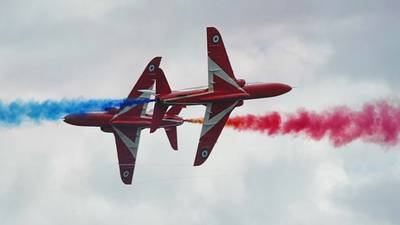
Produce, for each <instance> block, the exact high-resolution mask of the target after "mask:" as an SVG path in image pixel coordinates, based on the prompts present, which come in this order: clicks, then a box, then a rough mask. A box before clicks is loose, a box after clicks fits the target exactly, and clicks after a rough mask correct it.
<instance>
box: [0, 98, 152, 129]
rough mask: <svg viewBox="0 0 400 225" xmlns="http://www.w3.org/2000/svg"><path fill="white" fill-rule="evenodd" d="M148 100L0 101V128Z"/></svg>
mask: <svg viewBox="0 0 400 225" xmlns="http://www.w3.org/2000/svg"><path fill="white" fill-rule="evenodd" d="M151 101H154V100H150V99H62V100H45V101H35V100H30V101H24V100H15V101H12V102H8V103H5V102H3V101H1V100H0V126H17V125H20V124H21V123H22V122H24V121H28V120H30V121H33V122H41V121H44V120H50V121H52V120H53V121H54V120H58V119H61V118H62V117H63V116H65V115H67V114H70V113H86V112H92V111H104V110H106V109H108V108H113V107H117V108H119V107H123V106H127V105H137V104H144V103H147V102H151Z"/></svg>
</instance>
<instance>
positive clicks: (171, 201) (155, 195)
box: [0, 0, 400, 225]
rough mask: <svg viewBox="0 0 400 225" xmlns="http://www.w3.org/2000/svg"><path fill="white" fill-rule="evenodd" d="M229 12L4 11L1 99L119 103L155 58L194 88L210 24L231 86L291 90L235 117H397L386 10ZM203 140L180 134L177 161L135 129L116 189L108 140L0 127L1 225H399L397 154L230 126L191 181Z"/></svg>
mask: <svg viewBox="0 0 400 225" xmlns="http://www.w3.org/2000/svg"><path fill="white" fill-rule="evenodd" d="M232 2H233V1H218V0H214V1H209V0H206V1H196V2H190V1H184V0H176V1H127V0H124V1H123V0H113V1H106V0H71V1H61V0H43V1H18V0H17V1H16V0H2V1H1V2H0V34H1V35H0V99H1V100H6V101H11V100H13V99H16V98H21V99H60V98H74V97H85V98H109V97H111V98H122V97H126V95H127V94H128V93H129V92H130V90H131V88H132V85H133V84H134V83H135V82H136V79H137V78H138V76H139V75H140V73H141V72H142V71H143V69H144V66H145V65H146V64H147V62H148V61H149V60H150V59H151V58H153V57H154V56H162V57H163V59H162V62H161V67H162V68H163V69H164V71H165V73H166V75H167V77H168V79H169V81H170V85H171V86H172V88H173V89H180V88H186V87H192V86H199V85H205V84H206V83H207V52H206V33H205V31H206V27H207V26H215V27H217V28H218V29H219V30H220V32H221V34H222V36H223V38H224V42H225V46H226V48H227V51H228V54H229V57H230V61H231V64H232V67H233V70H234V72H235V74H236V77H238V78H243V79H245V80H247V81H248V82H254V81H262V82H284V83H287V84H290V85H292V86H296V87H297V88H296V89H294V90H293V91H292V92H290V93H288V94H286V95H283V96H279V97H276V98H271V99H259V100H253V101H248V102H245V104H244V105H243V106H242V107H240V108H238V109H236V110H235V111H234V112H233V113H232V115H243V114H247V113H254V114H263V113H264V112H269V111H272V110H277V111H280V112H292V111H294V110H296V109H297V108H299V107H305V108H309V109H312V110H322V109H325V108H329V107H333V106H337V105H342V104H344V105H348V106H350V107H352V108H355V109H357V108H359V107H360V106H362V104H364V103H367V102H374V101H376V100H381V99H389V100H390V101H392V102H393V104H398V103H399V98H400V96H399V94H398V90H399V88H400V79H399V77H400V74H399V71H400V63H399V52H400V44H399V40H400V29H399V24H398V22H399V21H400V14H399V10H400V4H399V2H398V1H304V0H301V1H269V0H268V1H265V0H263V1H261V0H260V1H242V2H238V3H232ZM204 110H205V109H204V107H201V106H196V107H190V108H188V109H186V110H185V111H184V112H183V114H182V115H183V116H184V117H201V116H203V114H204ZM200 129H201V127H200V126H198V125H193V124H184V125H182V126H180V127H179V128H178V134H179V137H178V139H179V151H178V152H173V151H172V150H171V149H170V147H169V144H168V141H167V138H166V137H165V135H164V131H162V130H159V131H157V132H156V133H155V134H152V135H150V134H149V133H148V130H145V131H144V132H143V133H142V138H141V143H140V147H139V153H138V160H137V163H138V165H137V167H136V169H135V175H134V178H133V179H134V180H133V183H134V185H133V186H125V185H123V184H122V182H121V180H120V177H119V171H118V166H117V156H116V150H115V143H114V138H113V136H112V135H110V134H106V133H102V132H100V130H99V129H96V128H80V127H73V126H70V125H67V124H65V123H63V122H61V121H60V122H47V123H43V124H41V125H40V126H37V125H34V124H30V123H26V124H24V125H22V126H20V127H18V128H12V129H6V128H0V224H4V225H9V224H13V225H14V224H17V225H23V224H40V225H46V224H49V225H50V224H51V225H53V224H96V225H98V224H149V225H150V224H271V225H286V224H296V225H308V224H327V225H330V224H332V225H337V224H343V225H354V224H365V225H375V224H385V225H392V224H393V225H394V224H400V214H399V212H400V205H399V202H400V191H399V190H400V165H399V160H400V156H399V147H398V146H394V147H391V148H388V147H382V146H378V145H375V144H368V143H364V142H361V141H355V142H353V143H350V144H348V145H346V146H343V147H340V148H334V147H332V146H331V144H330V143H329V141H328V140H325V139H323V140H321V141H319V142H315V141H312V140H309V139H307V138H306V137H304V136H301V135H300V136H297V137H294V136H275V137H268V136H266V135H263V134H259V133H252V132H245V133H240V132H237V131H234V130H231V129H228V128H227V129H225V130H224V131H223V132H222V134H221V137H220V139H219V141H218V142H217V144H216V146H215V148H214V151H213V154H212V156H211V157H210V158H209V159H208V160H207V162H206V163H205V164H204V165H203V166H200V167H196V168H194V167H192V166H191V165H192V164H193V160H194V156H195V151H196V147H197V142H198V138H199V135H200Z"/></svg>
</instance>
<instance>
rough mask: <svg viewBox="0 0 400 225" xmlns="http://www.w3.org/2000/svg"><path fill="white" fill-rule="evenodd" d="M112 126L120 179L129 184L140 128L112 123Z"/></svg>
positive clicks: (133, 167)
mask: <svg viewBox="0 0 400 225" xmlns="http://www.w3.org/2000/svg"><path fill="white" fill-rule="evenodd" d="M112 128H113V130H114V136H115V142H116V144H117V154H118V164H119V171H120V175H121V179H122V181H123V182H124V184H131V183H132V176H133V172H134V169H135V162H136V156H137V150H138V146H139V140H140V132H141V131H142V129H140V128H137V127H124V126H117V125H113V126H112Z"/></svg>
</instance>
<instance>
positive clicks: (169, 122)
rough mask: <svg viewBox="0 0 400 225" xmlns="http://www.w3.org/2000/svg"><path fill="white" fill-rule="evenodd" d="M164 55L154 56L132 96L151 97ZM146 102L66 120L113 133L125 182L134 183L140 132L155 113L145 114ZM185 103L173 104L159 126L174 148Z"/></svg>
mask: <svg viewBox="0 0 400 225" xmlns="http://www.w3.org/2000/svg"><path fill="white" fill-rule="evenodd" d="M160 61H161V57H156V58H154V59H153V60H152V61H151V62H150V63H149V64H148V65H147V67H146V68H145V70H144V72H143V73H142V75H141V76H140V78H139V80H138V81H137V83H136V85H135V86H134V87H133V90H132V91H131V93H130V94H129V95H128V98H127V99H128V100H129V99H149V98H150V95H151V94H154V91H153V90H152V89H153V86H154V82H155V77H157V76H158V75H157V73H158V72H159V71H161V70H160V69H159V65H160ZM146 109H147V103H145V104H139V105H127V106H125V107H121V108H120V109H117V108H111V109H109V110H108V111H106V112H93V113H85V114H70V115H67V116H66V117H65V118H64V121H65V122H66V123H69V124H72V125H76V126H91V127H100V128H101V130H102V131H104V132H107V133H113V134H114V136H115V141H116V145H117V154H118V161H119V169H120V176H121V179H122V181H123V182H124V183H125V184H131V183H132V176H133V172H134V168H135V162H136V156H137V150H138V146H139V139H140V132H141V131H142V130H143V129H145V128H149V127H150V126H151V120H152V116H151V115H149V114H147V113H146ZM181 109H182V106H173V107H171V109H170V110H168V112H167V113H166V114H165V116H163V118H162V119H161V121H160V122H159V123H158V124H157V127H163V128H164V129H165V132H166V134H167V136H168V139H169V142H170V144H171V147H172V148H173V149H174V150H177V149H178V142H177V131H176V127H177V126H179V125H181V124H182V123H183V119H182V118H181V117H178V114H179V113H180V111H181Z"/></svg>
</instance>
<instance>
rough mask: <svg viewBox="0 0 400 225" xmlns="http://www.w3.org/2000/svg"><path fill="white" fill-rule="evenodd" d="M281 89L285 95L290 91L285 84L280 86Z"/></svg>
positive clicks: (289, 87) (290, 88)
mask: <svg viewBox="0 0 400 225" xmlns="http://www.w3.org/2000/svg"><path fill="white" fill-rule="evenodd" d="M281 89H282V92H283V93H287V92H289V91H291V90H292V87H291V86H289V85H287V84H281Z"/></svg>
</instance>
